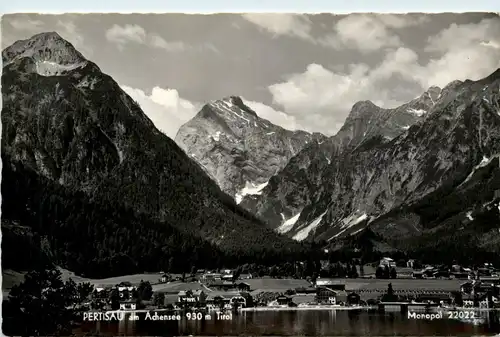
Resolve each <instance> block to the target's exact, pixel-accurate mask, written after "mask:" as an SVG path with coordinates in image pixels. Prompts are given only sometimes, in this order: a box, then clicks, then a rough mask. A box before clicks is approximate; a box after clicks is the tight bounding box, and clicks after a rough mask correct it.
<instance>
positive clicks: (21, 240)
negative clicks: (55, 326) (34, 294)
mask: <svg viewBox="0 0 500 337" xmlns="http://www.w3.org/2000/svg"><path fill="white" fill-rule="evenodd" d="M2 59H3V73H2V97H3V106H2V116H1V118H2V131H3V137H2V162H3V172H2V177H3V183H2V198H3V200H4V202H3V203H2V230H3V231H4V233H7V234H8V236H7V237H8V238H9V242H8V243H5V242H4V243H2V245H3V248H4V258H5V261H6V263H8V265H9V266H16V265H17V266H19V264H18V263H17V262H16V256H19V254H22V256H26V258H28V259H31V258H32V257H33V256H35V255H37V254H38V253H37V252H41V253H40V255H41V257H40V258H39V257H38V256H36V259H33V260H36V261H44V260H50V261H53V262H54V263H57V264H58V265H60V266H63V267H67V268H68V269H70V270H72V271H75V272H80V273H82V274H85V275H92V276H95V277H104V276H110V275H120V274H124V273H133V272H139V271H144V270H159V269H160V270H178V271H180V270H182V269H183V268H184V267H185V266H186V264H189V265H191V266H198V267H205V266H206V267H221V266H223V265H226V266H228V265H241V264H242V263H261V264H271V265H274V264H277V263H281V262H284V261H290V260H295V259H301V260H305V259H309V258H310V257H311V256H312V255H314V254H316V253H317V252H318V251H319V248H321V251H322V250H323V249H324V248H329V249H332V250H346V249H348V250H353V249H358V250H359V249H360V248H361V249H365V250H367V254H369V252H370V251H373V250H379V251H380V250H396V251H403V252H405V253H407V254H411V255H414V256H415V257H419V258H423V259H426V258H427V259H435V258H436V256H439V254H440V253H442V252H443V251H446V252H449V253H450V255H449V257H450V256H451V257H452V258H460V259H470V258H471V257H473V256H477V254H483V253H485V254H486V253H498V252H499V248H500V70H497V71H495V72H494V73H492V74H491V75H490V76H488V77H486V78H484V79H481V80H478V81H470V80H466V81H463V82H462V81H453V82H451V83H449V84H448V85H446V86H445V87H444V88H442V89H441V88H438V87H435V86H434V87H430V88H429V89H428V90H427V91H426V92H424V93H423V94H422V95H420V96H419V97H417V98H415V99H413V100H411V101H410V102H408V103H406V104H403V105H401V106H399V107H396V108H391V109H385V108H381V107H378V106H376V105H375V104H374V103H373V102H371V101H361V102H357V103H355V104H354V105H353V107H352V109H351V111H350V113H349V115H348V117H347V119H346V121H345V123H344V125H343V126H342V128H341V129H340V130H339V131H338V132H337V134H336V135H334V136H332V137H326V136H324V135H322V134H319V133H313V134H311V133H308V132H305V131H300V130H298V131H290V130H286V129H283V128H281V127H279V126H276V125H273V124H272V123H270V122H269V121H267V120H265V119H263V118H261V117H259V116H258V114H257V112H255V111H254V110H252V109H251V108H249V107H248V106H247V105H246V104H245V103H244V102H243V100H242V99H241V98H239V97H237V96H228V97H226V98H223V99H220V100H215V101H212V102H209V103H207V104H206V105H205V106H204V107H203V108H202V109H201V110H200V112H199V113H198V114H197V115H196V116H195V117H194V118H193V119H191V120H190V121H188V122H187V123H186V124H184V125H183V126H182V127H181V128H180V129H179V131H178V133H177V135H176V137H175V141H174V140H172V139H170V138H169V137H167V136H166V135H164V134H163V133H161V132H160V131H159V130H158V129H157V128H156V127H155V125H154V124H153V123H152V122H151V120H150V119H149V118H148V117H147V116H146V114H144V112H143V111H142V110H141V108H140V106H139V105H138V104H137V103H136V102H134V100H133V99H131V97H130V96H128V95H127V94H126V93H125V92H124V91H123V90H122V89H121V88H120V86H119V85H118V84H117V83H116V82H115V81H114V80H113V78H111V77H110V76H108V75H106V74H104V73H103V72H102V71H101V70H100V68H99V67H98V66H97V65H96V64H94V63H93V62H91V61H89V60H87V59H86V58H85V57H84V56H83V55H82V54H81V53H79V52H78V51H77V50H76V49H75V48H74V47H73V45H71V44H70V43H69V42H68V41H66V40H64V39H63V38H61V37H60V36H59V35H58V34H57V33H53V32H49V33H41V34H37V35H35V36H33V37H32V38H30V39H27V40H21V41H17V42H16V43H14V44H13V45H11V46H10V47H8V48H6V49H5V50H4V51H3V52H2ZM332 108H333V107H332ZM22 245H29V246H30V248H29V249H26V250H25V251H22V252H20V251H19V249H18V248H19V247H21V246H22ZM474 254H476V255H474ZM315 256H316V255H315ZM451 257H450V258H451ZM89 261H90V262H89ZM23 266H24V267H26V265H23Z"/></svg>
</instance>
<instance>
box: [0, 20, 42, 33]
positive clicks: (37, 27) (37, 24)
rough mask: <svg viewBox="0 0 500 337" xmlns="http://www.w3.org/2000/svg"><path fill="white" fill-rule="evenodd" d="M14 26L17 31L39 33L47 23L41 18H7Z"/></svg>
mask: <svg viewBox="0 0 500 337" xmlns="http://www.w3.org/2000/svg"><path fill="white" fill-rule="evenodd" d="M6 21H7V22H8V23H9V24H10V25H11V26H12V28H14V29H15V30H17V31H25V32H29V33H38V32H40V31H41V30H42V29H43V26H44V25H45V24H44V22H43V21H40V20H31V19H28V18H26V19H25V20H22V19H12V20H6Z"/></svg>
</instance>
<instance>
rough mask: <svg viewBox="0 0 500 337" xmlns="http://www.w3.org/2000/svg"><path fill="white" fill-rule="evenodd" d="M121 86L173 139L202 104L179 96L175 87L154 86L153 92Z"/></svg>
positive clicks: (162, 130)
mask: <svg viewBox="0 0 500 337" xmlns="http://www.w3.org/2000/svg"><path fill="white" fill-rule="evenodd" d="M121 88H122V89H123V90H124V91H125V92H126V93H127V94H128V95H129V96H130V97H132V99H134V100H135V101H136V102H137V103H138V104H139V105H140V107H141V108H142V110H143V111H144V113H145V114H146V115H147V116H148V117H149V119H151V121H152V122H153V124H154V125H155V126H156V127H157V128H158V130H160V131H161V132H163V133H164V134H166V135H167V136H168V137H170V138H171V139H174V138H175V135H176V134H177V130H179V128H180V127H181V125H182V124H184V123H186V122H187V121H189V120H190V119H191V118H193V117H194V116H195V115H196V113H197V112H198V111H199V110H200V108H201V105H200V104H198V103H193V102H190V101H188V100H186V99H183V98H181V97H179V93H178V92H177V90H175V89H163V88H160V87H154V88H153V90H152V91H151V94H147V93H145V92H144V91H143V90H141V89H136V88H131V87H128V86H125V85H122V86H121Z"/></svg>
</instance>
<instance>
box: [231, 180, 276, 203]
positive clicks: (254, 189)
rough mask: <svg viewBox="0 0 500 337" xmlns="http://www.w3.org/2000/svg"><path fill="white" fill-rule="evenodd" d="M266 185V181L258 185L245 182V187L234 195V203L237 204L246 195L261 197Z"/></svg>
mask: <svg viewBox="0 0 500 337" xmlns="http://www.w3.org/2000/svg"><path fill="white" fill-rule="evenodd" d="M267 184H269V182H268V181H266V182H265V183H262V184H260V185H255V184H254V183H251V182H248V181H247V182H246V183H245V187H244V188H243V189H242V190H241V191H240V192H238V193H236V196H235V200H236V203H237V204H239V203H240V202H241V200H243V197H244V196H246V195H261V194H262V190H263V189H264V187H266V186H267Z"/></svg>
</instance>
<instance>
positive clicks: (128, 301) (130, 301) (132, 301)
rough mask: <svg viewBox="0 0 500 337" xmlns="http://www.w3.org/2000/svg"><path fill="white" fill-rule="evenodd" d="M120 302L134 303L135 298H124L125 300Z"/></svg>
mask: <svg viewBox="0 0 500 337" xmlns="http://www.w3.org/2000/svg"><path fill="white" fill-rule="evenodd" d="M120 303H134V304H135V300H133V299H126V300H121V301H120Z"/></svg>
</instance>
